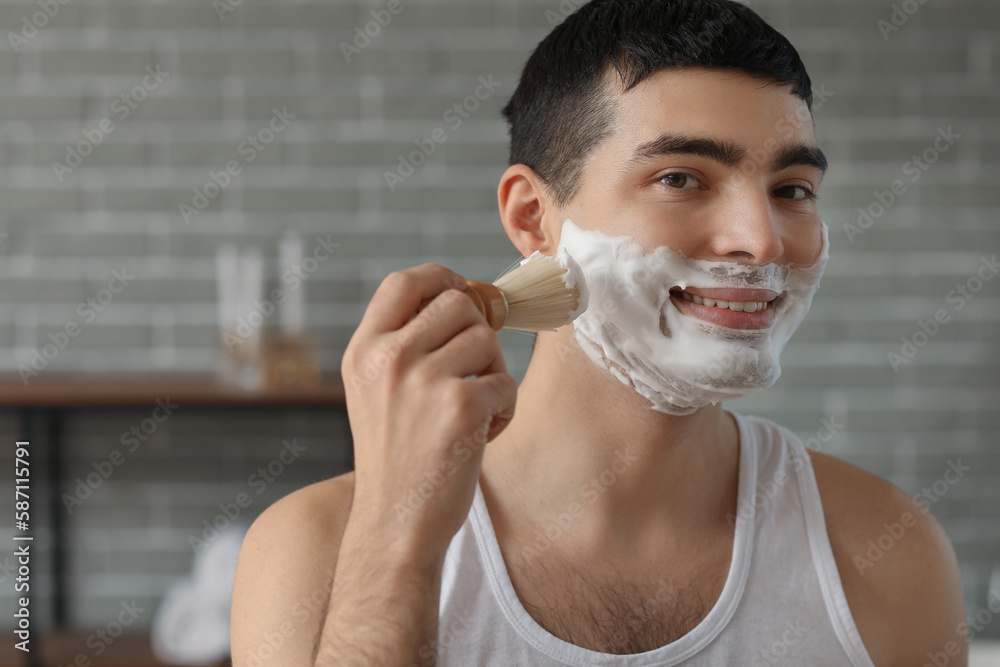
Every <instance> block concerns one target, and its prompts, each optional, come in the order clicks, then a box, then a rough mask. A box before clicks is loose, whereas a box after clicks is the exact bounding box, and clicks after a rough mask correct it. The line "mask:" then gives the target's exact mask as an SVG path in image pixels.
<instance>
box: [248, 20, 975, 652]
mask: <svg viewBox="0 0 1000 667" xmlns="http://www.w3.org/2000/svg"><path fill="white" fill-rule="evenodd" d="M811 97H812V94H811V88H810V81H809V77H808V76H807V75H806V72H805V70H804V68H803V66H802V63H801V61H800V60H799V57H798V55H797V54H796V52H795V50H794V49H793V48H792V47H791V45H790V44H789V43H788V42H787V41H786V40H785V39H784V38H783V37H782V36H781V35H779V34H778V33H777V32H775V31H774V30H773V29H772V28H770V27H769V26H767V25H766V24H765V23H764V22H763V21H762V20H761V19H760V18H759V17H757V16H756V15H755V14H754V13H753V12H751V11H750V10H749V9H747V8H746V7H744V6H742V5H739V4H736V3H732V2H728V1H727V0H643V1H640V0H595V1H594V2H592V3H590V4H588V5H586V6H584V7H583V8H582V9H580V10H579V11H578V12H576V13H575V14H574V15H572V16H570V17H569V18H568V19H567V20H566V21H565V22H564V23H563V24H561V25H560V26H558V27H557V28H555V29H554V30H553V32H552V33H551V34H550V35H549V36H548V37H547V38H546V39H545V40H544V41H543V42H542V43H541V44H540V45H539V47H538V49H537V50H536V52H535V54H534V55H533V56H532V58H531V59H530V60H529V62H528V63H527V65H526V67H525V70H524V72H523V75H522V78H521V81H520V84H519V87H518V89H517V91H516V92H515V93H514V96H513V98H512V100H511V102H510V103H509V105H508V106H507V108H506V109H505V116H506V117H507V119H508V121H509V122H510V124H511V137H512V148H511V156H512V159H511V162H512V166H511V167H510V168H509V169H508V170H507V171H506V172H505V173H504V175H503V177H502V179H501V181H500V186H499V190H498V198H499V208H500V216H501V220H502V222H503V225H504V229H505V230H506V231H507V234H508V236H509V237H510V239H511V240H512V242H513V243H514V245H515V246H516V247H517V248H518V249H519V250H520V251H521V252H522V253H523V254H524V255H525V256H528V255H530V254H531V253H533V252H534V251H536V250H538V251H540V252H541V253H542V254H545V255H559V256H562V257H564V258H568V260H569V261H571V262H572V263H573V264H574V265H575V266H574V271H576V272H577V275H578V276H580V277H581V279H583V280H584V282H585V283H586V284H587V287H588V294H589V306H588V309H587V311H586V312H585V313H584V314H583V315H582V316H581V317H580V318H579V319H578V320H577V321H576V322H574V324H573V325H572V326H564V327H561V328H559V329H557V330H556V331H555V332H543V333H540V334H539V336H538V338H537V344H536V347H535V350H534V352H533V355H532V358H531V362H530V365H529V368H528V370H527V373H526V375H525V377H524V380H523V382H522V383H521V384H520V386H519V387H518V386H515V382H514V380H513V379H512V378H511V376H510V375H509V374H508V373H507V372H506V367H505V364H504V359H503V356H502V353H501V349H500V345H499V343H498V341H497V337H496V335H495V333H494V332H493V331H492V330H491V329H490V328H489V327H488V326H487V325H486V323H485V320H484V319H483V317H482V316H481V315H480V314H479V313H478V311H476V310H475V308H474V307H473V305H472V301H471V300H470V299H468V298H466V297H464V296H463V295H462V294H461V290H462V288H463V286H464V279H463V278H462V277H461V276H457V275H455V274H454V273H452V272H451V271H449V270H447V269H445V268H443V267H440V266H436V265H424V266H420V267H416V268H413V269H409V270H406V271H400V272H397V273H394V274H392V275H390V276H388V277H387V278H386V279H385V281H384V282H383V283H382V285H381V286H380V287H379V289H378V290H377V291H376V293H375V295H374V296H373V298H372V300H371V302H370V304H369V306H368V308H367V311H366V312H365V315H364V317H363V318H362V321H361V323H360V325H359V326H358V329H357V332H356V333H355V334H354V336H353V337H352V339H351V341H350V343H349V345H348V348H347V351H346V352H345V355H344V360H343V364H342V373H343V376H344V381H345V385H346V388H347V406H348V412H349V416H350V421H351V428H352V432H353V436H354V446H355V459H356V471H355V472H354V473H351V474H347V475H343V476H340V477H337V478H334V479H331V480H328V481H325V482H321V483H317V484H313V485H311V486H309V487H306V488H304V489H302V490H300V491H298V492H296V493H293V494H291V495H290V496H288V497H286V498H284V499H282V500H281V501H279V502H278V503H275V504H274V505H273V506H272V507H270V508H269V509H268V510H267V511H265V512H264V513H263V514H262V515H261V516H260V518H259V519H258V520H257V521H256V522H255V523H254V525H253V526H252V528H251V529H250V532H249V534H248V536H247V538H246V542H245V544H244V547H243V550H242V553H241V555H240V561H239V566H238V571H237V579H236V587H235V592H234V599H233V614H232V623H233V634H232V650H233V665H234V667H252V666H254V665H262V664H263V665H272V666H275V667H277V666H279V665H280V666H289V667H291V666H293V665H295V666H301V665H317V666H319V665H322V666H326V665H410V664H434V663H435V662H436V664H438V665H484V664H490V665H494V664H495V665H591V664H606V665H628V664H635V665H679V664H684V665H735V664H740V665H745V664H749V665H768V664H779V663H780V664H795V665H856V666H861V665H877V666H878V667H889V666H894V665H900V666H903V665H906V666H912V665H924V664H934V665H943V664H947V665H964V664H965V660H966V658H965V651H966V643H965V639H966V636H965V634H963V631H962V624H963V620H964V608H963V602H962V595H961V590H960V584H959V578H958V573H957V565H956V562H955V557H954V553H953V550H952V548H951V545H950V543H949V541H948V539H947V537H946V536H945V534H944V532H943V531H942V529H941V528H940V526H939V524H938V523H937V522H936V521H935V520H934V518H933V517H932V516H931V515H930V514H929V513H928V512H927V511H926V508H924V507H923V506H921V505H919V504H917V503H915V502H914V501H913V499H912V498H911V497H910V496H909V495H907V494H906V493H904V492H903V491H901V490H900V489H898V488H896V487H894V486H893V485H891V484H889V483H888V482H885V481H883V480H882V479H880V478H878V477H875V476H873V475H870V474H868V473H866V472H864V471H862V470H860V469H858V468H855V467H853V466H850V465H848V464H846V463H843V462H840V461H838V460H836V459H833V458H831V457H828V456H826V455H823V454H819V453H816V452H813V451H809V452H808V453H807V451H806V449H805V448H804V447H803V446H802V444H801V442H799V441H798V440H797V439H796V438H795V436H794V435H792V434H791V433H790V432H788V431H787V430H784V429H782V428H781V427H778V426H777V425H775V424H773V423H771V422H768V421H766V420H762V419H756V418H751V417H743V416H741V415H738V414H735V413H732V412H729V411H727V410H724V409H723V408H722V407H721V406H720V405H719V404H718V401H719V400H721V398H725V397H727V396H738V395H742V394H745V393H749V392H751V391H756V390H758V389H762V388H764V387H766V386H769V385H770V384H771V383H772V382H773V381H774V379H775V378H776V377H777V372H778V371H777V368H778V367H777V354H778V353H779V352H780V349H781V346H782V345H783V343H784V340H785V339H787V336H788V335H790V333H791V330H793V329H794V328H795V326H796V325H797V323H798V320H799V319H800V318H801V315H802V314H804V312H805V309H806V308H808V303H809V299H810V298H811V296H812V290H814V289H815V287H816V285H817V283H818V279H819V275H820V273H821V272H822V267H823V263H824V260H825V252H826V236H825V232H824V227H823V224H822V222H821V221H820V218H819V215H818V213H817V209H816V203H815V196H814V195H815V194H816V192H817V190H818V188H819V185H820V181H821V180H822V177H823V173H824V171H825V168H826V161H825V159H824V158H823V154H822V152H821V151H820V150H819V148H818V146H817V145H816V140H815V136H814V134H813V128H812V120H811V112H810V104H811ZM432 297H433V299H434V300H433V301H432V302H431V305H430V306H428V307H427V308H426V309H424V310H423V311H420V312H419V314H417V310H418V305H419V304H420V303H421V301H423V300H424V299H428V298H432ZM472 376H475V377H472ZM515 394H516V403H517V409H516V412H515V410H514V406H515ZM487 443H488V444H487ZM884 534H889V535H890V536H891V537H892V539H893V546H892V547H891V549H889V550H886V551H885V553H884V555H883V556H882V557H881V559H879V560H878V561H877V562H871V561H867V560H866V558H865V554H866V552H867V551H868V550H869V549H870V544H869V542H870V540H878V539H879V538H880V537H881V536H883V535H884Z"/></svg>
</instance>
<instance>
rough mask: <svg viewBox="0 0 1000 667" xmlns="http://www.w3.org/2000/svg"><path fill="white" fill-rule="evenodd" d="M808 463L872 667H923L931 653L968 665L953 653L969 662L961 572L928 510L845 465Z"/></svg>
mask: <svg viewBox="0 0 1000 667" xmlns="http://www.w3.org/2000/svg"><path fill="white" fill-rule="evenodd" d="M809 456H810V460H811V461H812V468H813V472H814V474H815V477H816V484H817V487H818V488H819V494H820V499H821V501H822V504H823V515H824V518H825V521H826V526H827V533H828V535H829V537H830V546H831V548H832V550H833V555H834V559H835V561H836V563H837V569H838V571H839V573H840V578H841V583H842V585H843V588H844V593H845V595H846V597H847V601H848V605H849V607H850V610H851V614H852V616H853V617H854V619H855V622H856V624H857V626H858V631H859V633H860V634H861V638H862V640H863V641H864V643H865V646H866V648H868V651H869V653H870V654H871V656H872V659H873V661H874V662H875V664H876V665H894V664H924V662H926V661H927V659H928V657H927V653H928V652H931V653H941V652H944V653H945V654H946V655H947V656H949V660H951V661H950V662H949V663H948V664H951V665H964V664H965V663H964V658H962V659H956V656H957V655H958V653H953V652H952V650H954V651H959V650H960V654H961V655H962V656H964V655H965V637H964V636H963V635H962V634H961V628H960V626H961V624H962V622H963V621H964V618H965V610H964V606H963V602H962V593H961V581H960V579H959V575H958V565H957V562H956V558H955V552H954V549H953V548H952V545H951V542H950V540H949V539H948V536H947V534H946V533H945V532H944V529H943V528H942V527H941V524H940V523H938V521H937V519H935V518H934V515H933V514H931V512H930V511H929V507H928V506H927V505H926V504H924V503H922V502H921V501H920V500H918V499H917V498H915V497H914V496H912V495H910V494H908V493H907V492H905V491H904V490H902V489H900V488H899V487H898V486H896V485H895V484H892V483H891V482H889V481H887V480H885V479H883V478H881V477H879V476H877V475H874V474H872V473H869V472H867V471H865V470H863V469H861V468H859V467H857V466H855V465H852V464H850V463H847V462H846V461H842V460H840V459H837V458H835V457H833V456H829V455H826V454H822V453H820V452H816V451H813V450H809ZM908 661H910V662H908ZM916 661H919V662H916Z"/></svg>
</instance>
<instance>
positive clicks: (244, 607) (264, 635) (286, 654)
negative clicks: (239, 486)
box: [231, 473, 441, 667]
mask: <svg viewBox="0 0 1000 667" xmlns="http://www.w3.org/2000/svg"><path fill="white" fill-rule="evenodd" d="M353 477H354V476H353V473H348V474H347V475H341V476H340V477H336V478H333V479H330V480H326V481H324V482H319V483H316V484H312V485H310V486H307V487H305V488H303V489H300V490H298V491H296V492H294V493H292V494H289V495H288V496H286V497H284V498H282V499H281V500H279V501H278V502H276V503H274V504H273V505H272V506H271V507H269V508H267V509H266V510H265V511H264V512H263V513H261V515H260V516H259V517H258V518H257V520H256V521H254V523H253V525H252V526H251V527H250V530H249V531H248V532H247V536H246V538H245V539H244V542H243V547H242V549H241V550H240V558H239V563H238V565H237V569H236V581H235V585H234V590H233V607H232V617H231V622H232V632H231V648H232V663H233V667H256V666H257V665H266V666H267V667H303V666H305V665H309V666H314V667H332V666H333V665H337V666H338V667H341V666H351V665H359V666H360V665H372V664H378V665H399V666H401V667H407V666H409V665H413V664H417V665H420V664H422V663H421V662H420V660H421V659H422V658H423V656H428V657H432V656H433V655H434V652H433V651H429V650H421V649H427V648H428V647H432V646H433V642H434V641H435V640H436V639H437V613H438V604H439V599H440V574H441V570H440V567H438V565H439V564H438V563H435V567H432V568H429V569H428V568H427V567H425V566H423V565H421V566H420V567H415V566H414V565H413V564H412V560H410V559H407V558H404V557H401V556H399V555H396V553H394V551H393V549H392V548H390V547H387V545H384V544H379V543H377V540H374V539H368V538H369V536H367V535H363V534H357V531H355V534H354V535H351V534H350V532H349V530H348V524H349V519H350V514H351V508H352V499H353V493H354V479H353ZM331 591H332V594H331Z"/></svg>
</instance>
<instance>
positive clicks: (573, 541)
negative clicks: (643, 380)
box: [483, 327, 739, 557]
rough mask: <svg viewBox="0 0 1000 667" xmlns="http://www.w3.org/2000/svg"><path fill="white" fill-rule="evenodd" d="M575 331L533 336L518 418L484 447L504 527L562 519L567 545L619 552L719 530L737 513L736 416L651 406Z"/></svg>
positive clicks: (487, 486) (488, 480)
mask: <svg viewBox="0 0 1000 667" xmlns="http://www.w3.org/2000/svg"><path fill="white" fill-rule="evenodd" d="M572 335H573V332H572V327H566V328H564V329H562V330H560V331H559V332H556V333H543V334H539V339H538V341H537V343H536V347H535V351H534V353H533V355H532V359H531V363H530V365H529V368H528V370H527V372H526V374H525V377H524V380H523V381H522V383H521V385H520V387H519V389H518V395H517V405H516V409H515V415H514V418H513V420H512V421H511V423H510V424H509V425H508V426H507V428H506V430H504V431H503V433H501V434H500V435H499V436H498V437H497V438H496V439H495V440H494V441H493V442H491V443H490V444H489V445H487V447H486V453H485V457H484V460H483V482H484V484H483V485H484V493H486V494H487V499H488V500H492V502H493V505H492V506H491V508H490V509H491V512H493V511H494V510H496V511H497V512H498V513H500V514H502V516H500V517H495V518H496V519H499V522H500V523H501V524H502V525H504V526H505V530H506V529H508V528H509V529H510V530H522V529H523V530H525V531H528V530H529V528H528V526H530V529H533V530H535V531H536V532H537V530H538V528H539V526H547V525H549V524H553V522H554V525H555V526H559V525H560V524H563V527H562V529H561V530H560V533H561V537H562V538H565V539H563V540H562V541H563V542H564V545H563V546H565V547H566V548H567V549H571V548H574V547H582V548H587V547H588V546H594V545H598V544H599V545H601V548H602V551H604V552H607V551H608V549H609V548H612V549H613V547H609V545H620V549H621V552H622V555H623V556H624V554H625V553H626V552H627V551H633V552H634V551H635V550H636V549H640V550H641V549H642V548H643V545H647V546H648V547H649V548H650V549H662V548H664V547H666V548H669V547H670V546H671V545H672V544H671V543H674V542H676V541H678V540H684V539H688V538H689V537H690V536H691V535H693V534H696V533H698V532H703V531H706V530H709V531H710V530H712V529H724V527H725V524H726V518H725V517H726V515H727V514H728V513H730V512H733V513H735V511H736V491H737V480H738V470H739V466H738V461H739V455H738V452H739V449H738V441H739V438H738V432H737V427H736V423H735V420H734V419H733V418H732V417H731V416H730V415H729V414H727V413H726V412H725V411H724V410H722V409H721V408H720V407H719V406H718V405H709V406H706V407H705V408H702V409H700V410H698V411H697V412H695V413H694V414H692V415H687V416H672V415H666V414H663V413H661V412H657V411H654V410H652V409H651V408H650V407H649V402H648V401H647V400H646V399H645V398H643V397H642V396H641V395H639V394H638V393H636V392H635V391H634V390H633V389H631V388H630V387H628V386H626V385H625V384H623V383H622V382H620V381H619V380H617V379H615V378H613V377H611V376H610V375H608V374H607V373H605V372H604V371H602V370H601V369H600V368H598V367H597V366H596V365H595V364H594V363H593V362H592V361H591V360H590V359H589V358H588V357H587V356H586V355H585V354H584V352H583V351H582V350H580V348H579V347H578V346H577V344H576V342H575V341H574V340H573V338H572ZM560 517H561V518H560ZM508 524H510V525H508ZM514 524H517V525H519V526H520V527H519V528H515V527H514ZM499 529H500V527H499V526H498V531H499ZM548 532H549V533H553V532H555V531H554V530H553V529H551V528H549V530H548ZM677 546H678V548H680V545H677ZM609 555H611V554H609ZM612 557H613V556H612Z"/></svg>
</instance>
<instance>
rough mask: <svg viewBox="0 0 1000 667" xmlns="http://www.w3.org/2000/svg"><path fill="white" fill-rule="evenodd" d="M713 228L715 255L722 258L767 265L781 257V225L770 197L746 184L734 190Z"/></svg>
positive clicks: (719, 212) (713, 249) (712, 242)
mask: <svg viewBox="0 0 1000 667" xmlns="http://www.w3.org/2000/svg"><path fill="white" fill-rule="evenodd" d="M735 190H736V191H738V192H735V191H734V192H733V193H732V195H733V196H731V197H729V198H728V201H727V203H726V205H725V206H723V207H720V208H719V210H718V212H717V214H718V217H717V218H716V220H715V221H714V224H713V234H712V239H711V246H712V252H713V254H715V255H716V256H718V257H720V258H726V259H728V260H730V261H739V262H744V263H749V264H768V263H770V262H775V261H777V259H778V258H779V257H781V254H782V252H783V251H784V246H783V244H782V239H781V222H780V219H779V216H778V214H777V213H776V211H774V208H773V204H772V202H771V200H770V196H769V193H767V192H764V191H762V190H759V188H751V187H748V184H747V183H744V184H742V185H741V186H739V187H738V188H735Z"/></svg>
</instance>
